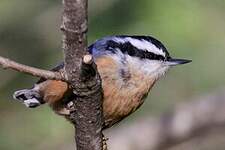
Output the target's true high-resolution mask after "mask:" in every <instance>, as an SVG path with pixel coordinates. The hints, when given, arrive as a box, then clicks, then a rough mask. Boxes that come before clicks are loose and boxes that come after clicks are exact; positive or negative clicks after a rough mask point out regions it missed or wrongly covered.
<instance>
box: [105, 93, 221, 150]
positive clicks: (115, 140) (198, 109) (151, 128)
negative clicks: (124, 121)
mask: <svg viewBox="0 0 225 150" xmlns="http://www.w3.org/2000/svg"><path fill="white" fill-rule="evenodd" d="M224 108H225V92H224V90H222V91H221V92H218V93H213V94H211V95H207V96H204V97H201V98H197V99H195V100H194V101H192V102H188V103H183V104H180V105H178V106H177V107H175V109H174V110H172V111H169V112H167V113H165V114H164V115H163V116H161V117H160V118H159V119H157V118H152V119H149V118H148V119H146V118H145V119H144V120H142V121H136V122H137V123H136V124H132V125H131V126H130V127H128V126H126V127H122V128H119V129H118V130H117V131H116V130H113V133H111V136H110V140H109V149H111V150H117V149H122V150H131V149H139V150H145V149H148V150H163V149H167V148H169V147H172V146H175V145H177V144H180V143H182V142H184V141H187V140H189V139H191V138H193V137H196V136H200V135H201V134H204V133H206V132H208V131H211V130H210V129H212V128H218V127H224V126H225V109H224ZM140 133H141V134H140Z"/></svg>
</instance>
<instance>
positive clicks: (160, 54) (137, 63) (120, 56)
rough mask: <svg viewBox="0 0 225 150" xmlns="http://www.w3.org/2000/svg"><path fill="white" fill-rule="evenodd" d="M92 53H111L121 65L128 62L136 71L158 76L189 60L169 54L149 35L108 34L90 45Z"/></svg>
mask: <svg viewBox="0 0 225 150" xmlns="http://www.w3.org/2000/svg"><path fill="white" fill-rule="evenodd" d="M91 50H92V54H94V55H111V56H113V57H114V58H115V60H116V61H118V62H122V63H121V67H122V66H123V65H127V64H129V65H130V66H133V67H134V68H135V69H136V70H137V71H140V72H142V73H144V74H146V75H148V76H152V77H154V78H157V79H158V78H159V77H161V76H162V75H164V74H165V72H166V71H167V70H168V69H169V68H171V67H174V66H177V65H182V64H187V63H190V62H191V60H187V59H178V58H173V57H171V56H170V54H169V52H168V50H167V49H166V47H165V46H164V45H163V44H162V43H161V42H160V41H158V40H157V39H155V38H153V37H151V36H125V35H122V36H109V37H106V38H103V39H101V40H98V41H97V42H96V43H95V44H94V45H92V48H91Z"/></svg>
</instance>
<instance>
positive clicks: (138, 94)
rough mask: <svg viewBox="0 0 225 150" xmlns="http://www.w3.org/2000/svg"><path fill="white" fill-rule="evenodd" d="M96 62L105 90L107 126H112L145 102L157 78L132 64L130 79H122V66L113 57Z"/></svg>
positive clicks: (129, 67)
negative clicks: (146, 74) (142, 71)
mask: <svg viewBox="0 0 225 150" xmlns="http://www.w3.org/2000/svg"><path fill="white" fill-rule="evenodd" d="M96 64H97V66H98V71H99V73H100V75H101V78H102V85H103V90H104V102H103V110H104V118H105V127H110V126H112V125H113V124H115V123H116V122H118V121H120V120H121V119H123V118H124V117H126V116H127V115H129V114H130V113H132V112H134V111H135V110H136V109H137V108H138V107H139V106H140V105H141V104H142V103H143V101H144V97H145V96H146V94H147V93H148V92H149V90H150V88H151V87H152V86H153V84H154V82H155V80H153V79H151V78H150V77H147V76H145V75H144V74H142V73H141V72H139V71H138V70H135V69H134V68H133V67H132V66H127V67H128V71H129V79H128V80H123V79H121V78H122V77H121V74H120V66H119V64H117V63H116V62H115V61H114V60H113V59H112V58H111V57H107V56H104V57H101V58H99V59H97V61H96Z"/></svg>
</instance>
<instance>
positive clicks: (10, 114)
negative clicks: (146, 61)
mask: <svg viewBox="0 0 225 150" xmlns="http://www.w3.org/2000/svg"><path fill="white" fill-rule="evenodd" d="M60 13H61V1H60V0H39V1H38V0H20V1H18V0H1V1H0V55H1V56H5V57H9V58H11V59H13V60H16V61H18V62H21V63H24V64H29V65H32V66H36V67H41V68H45V69H48V68H51V67H53V66H54V65H55V64H56V63H57V62H59V61H60V60H62V58H63V54H62V50H61V33H60V31H59V27H60V23H61V22H60V21H61V17H60ZM117 34H127V35H152V36H154V37H156V38H157V39H160V40H161V41H162V42H163V43H164V44H165V45H166V47H167V48H168V49H169V51H170V53H171V55H172V56H176V57H181V58H188V59H192V60H193V62H192V63H191V64H189V65H185V66H179V67H177V68H174V69H172V70H171V71H170V72H169V73H168V74H167V76H166V77H165V78H163V79H161V80H160V82H158V84H157V85H156V86H155V87H154V89H153V90H152V91H151V95H150V96H149V97H148V100H147V101H146V102H145V104H144V105H143V106H142V107H141V109H139V110H138V111H137V112H136V113H135V114H134V115H132V116H130V117H129V118H128V119H126V120H125V121H123V122H122V123H120V124H119V125H117V126H120V125H121V124H131V123H132V122H135V120H136V118H137V117H148V116H158V115H160V114H162V113H163V112H165V111H166V110H168V109H170V108H172V107H173V106H174V105H175V104H177V103H179V102H182V101H188V100H189V99H191V98H193V97H195V96H199V95H204V94H206V93H209V92H213V91H216V90H218V89H221V88H223V87H224V86H225V80H224V74H225V59H224V56H225V1H224V0H188V1H187V0H168V1H165V0H140V1H137V0H90V2H89V32H88V41H89V43H92V42H94V41H95V40H96V39H99V38H101V37H104V36H107V35H117ZM36 80H37V78H34V77H32V76H29V75H25V74H21V73H18V72H14V71H11V70H2V69H0V149H1V150H14V149H17V150H28V149H31V148H32V150H41V149H49V150H53V149H59V150H60V149H64V150H65V149H71V148H72V147H70V148H68V147H67V144H68V143H69V144H71V145H73V140H74V139H73V137H74V132H73V127H72V125H70V124H69V123H68V122H67V121H65V120H64V118H61V117H58V116H56V115H55V114H54V113H53V112H52V111H51V110H50V109H49V108H48V107H47V106H42V107H40V108H36V109H27V108H25V106H24V105H22V104H21V103H19V102H17V101H14V100H13V98H12V94H13V92H14V91H15V90H17V89H21V88H24V87H31V86H32V84H33V82H35V81H36ZM117 126H115V127H114V128H117ZM221 136H222V135H220V136H218V135H217V136H216V137H215V138H212V137H211V138H210V142H207V144H208V146H205V147H204V144H199V142H196V141H195V145H196V146H193V145H192V149H193V150H201V149H204V150H207V149H209V150H210V149H217V150H219V149H221V150H224V149H225V137H224V136H222V137H221ZM218 139H220V140H219V142H218ZM221 139H222V141H221ZM205 140H206V141H207V139H205ZM201 142H202V141H201ZM201 142H200V143H201ZM202 143H206V142H202Z"/></svg>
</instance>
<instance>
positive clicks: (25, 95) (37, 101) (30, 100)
mask: <svg viewBox="0 0 225 150" xmlns="http://www.w3.org/2000/svg"><path fill="white" fill-rule="evenodd" d="M13 98H14V99H15V100H19V101H20V102H22V103H23V104H25V105H26V106H27V107H29V108H35V107H37V106H40V105H41V104H42V100H41V99H42V98H41V95H40V93H39V91H38V90H35V89H34V88H32V89H23V90H18V91H16V92H15V93H14V94H13Z"/></svg>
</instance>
